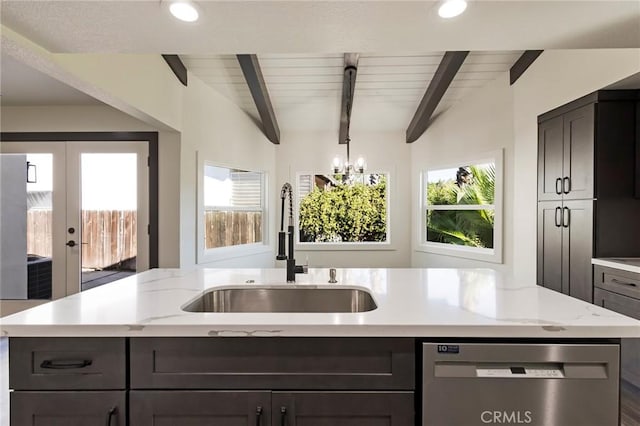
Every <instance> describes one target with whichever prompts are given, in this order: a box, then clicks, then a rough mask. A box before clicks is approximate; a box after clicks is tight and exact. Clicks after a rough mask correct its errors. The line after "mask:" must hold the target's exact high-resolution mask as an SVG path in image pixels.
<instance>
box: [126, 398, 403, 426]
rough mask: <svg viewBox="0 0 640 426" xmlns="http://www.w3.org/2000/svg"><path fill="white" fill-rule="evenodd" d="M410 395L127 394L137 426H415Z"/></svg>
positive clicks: (132, 419)
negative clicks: (218, 425)
mask: <svg viewBox="0 0 640 426" xmlns="http://www.w3.org/2000/svg"><path fill="white" fill-rule="evenodd" d="M413 404H414V398H413V392H379V391H376V392H364V391H354V392H330V391H322V392H277V391H274V392H268V391H198V390H188V391H185V390H170V391H160V390H158V391H150V390H146V391H131V393H130V406H131V414H130V419H131V424H132V425H136V426H138V425H139V426H175V425H181V426H209V425H212V424H220V425H224V426H254V425H255V426H271V425H272V426H305V425H310V426H311V425H312V426H334V425H341V426H362V425H367V426H369V425H371V426H376V425H385V426H387V425H393V426H414V405H413Z"/></svg>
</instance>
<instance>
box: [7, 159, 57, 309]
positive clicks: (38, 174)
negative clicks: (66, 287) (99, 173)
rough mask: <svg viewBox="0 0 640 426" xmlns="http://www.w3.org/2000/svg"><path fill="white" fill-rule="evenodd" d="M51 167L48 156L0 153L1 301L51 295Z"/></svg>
mask: <svg viewBox="0 0 640 426" xmlns="http://www.w3.org/2000/svg"><path fill="white" fill-rule="evenodd" d="M52 167H53V155H52V154H2V163H1V165H0V171H1V172H2V173H1V174H2V176H1V178H0V183H1V186H2V191H1V192H2V200H1V201H0V222H1V227H0V234H1V239H2V247H1V248H0V265H2V267H1V268H0V270H1V274H0V298H2V299H5V300H11V299H13V300H24V299H51V288H52V287H51V285H52V274H51V271H52V252H51V250H52V206H53V204H52V195H53V174H52V171H53V169H52Z"/></svg>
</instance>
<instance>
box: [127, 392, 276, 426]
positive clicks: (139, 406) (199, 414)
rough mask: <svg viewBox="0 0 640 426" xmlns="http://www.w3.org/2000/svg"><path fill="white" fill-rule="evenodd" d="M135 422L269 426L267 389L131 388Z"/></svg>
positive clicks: (137, 425)
mask: <svg viewBox="0 0 640 426" xmlns="http://www.w3.org/2000/svg"><path fill="white" fill-rule="evenodd" d="M129 418H130V420H131V424H132V425H135V426H176V425H180V426H211V425H224V426H269V425H270V424H271V423H270V420H271V396H270V393H269V392H242V391H233V392H229V391H131V392H130V394H129Z"/></svg>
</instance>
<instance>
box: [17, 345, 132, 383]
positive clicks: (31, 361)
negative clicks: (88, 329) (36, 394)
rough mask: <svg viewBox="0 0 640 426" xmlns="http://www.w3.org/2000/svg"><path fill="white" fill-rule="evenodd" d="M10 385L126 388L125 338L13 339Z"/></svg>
mask: <svg viewBox="0 0 640 426" xmlns="http://www.w3.org/2000/svg"><path fill="white" fill-rule="evenodd" d="M9 358H10V360H11V362H10V363H9V364H10V367H9V386H10V387H11V388H12V389H17V390H64V389H74V390H80V389H125V387H126V345H125V339H124V338H84V337H82V338H80V337H78V338H73V337H69V338H67V337H60V338H31V337H29V338H18V337H16V338H11V339H9Z"/></svg>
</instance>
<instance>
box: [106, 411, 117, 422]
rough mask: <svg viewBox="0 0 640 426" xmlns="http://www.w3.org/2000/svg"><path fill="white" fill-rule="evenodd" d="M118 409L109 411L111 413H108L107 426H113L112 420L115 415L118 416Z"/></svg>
mask: <svg viewBox="0 0 640 426" xmlns="http://www.w3.org/2000/svg"><path fill="white" fill-rule="evenodd" d="M116 411H117V409H116V407H111V410H109V412H108V413H107V426H111V419H112V418H113V416H114V414H116Z"/></svg>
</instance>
